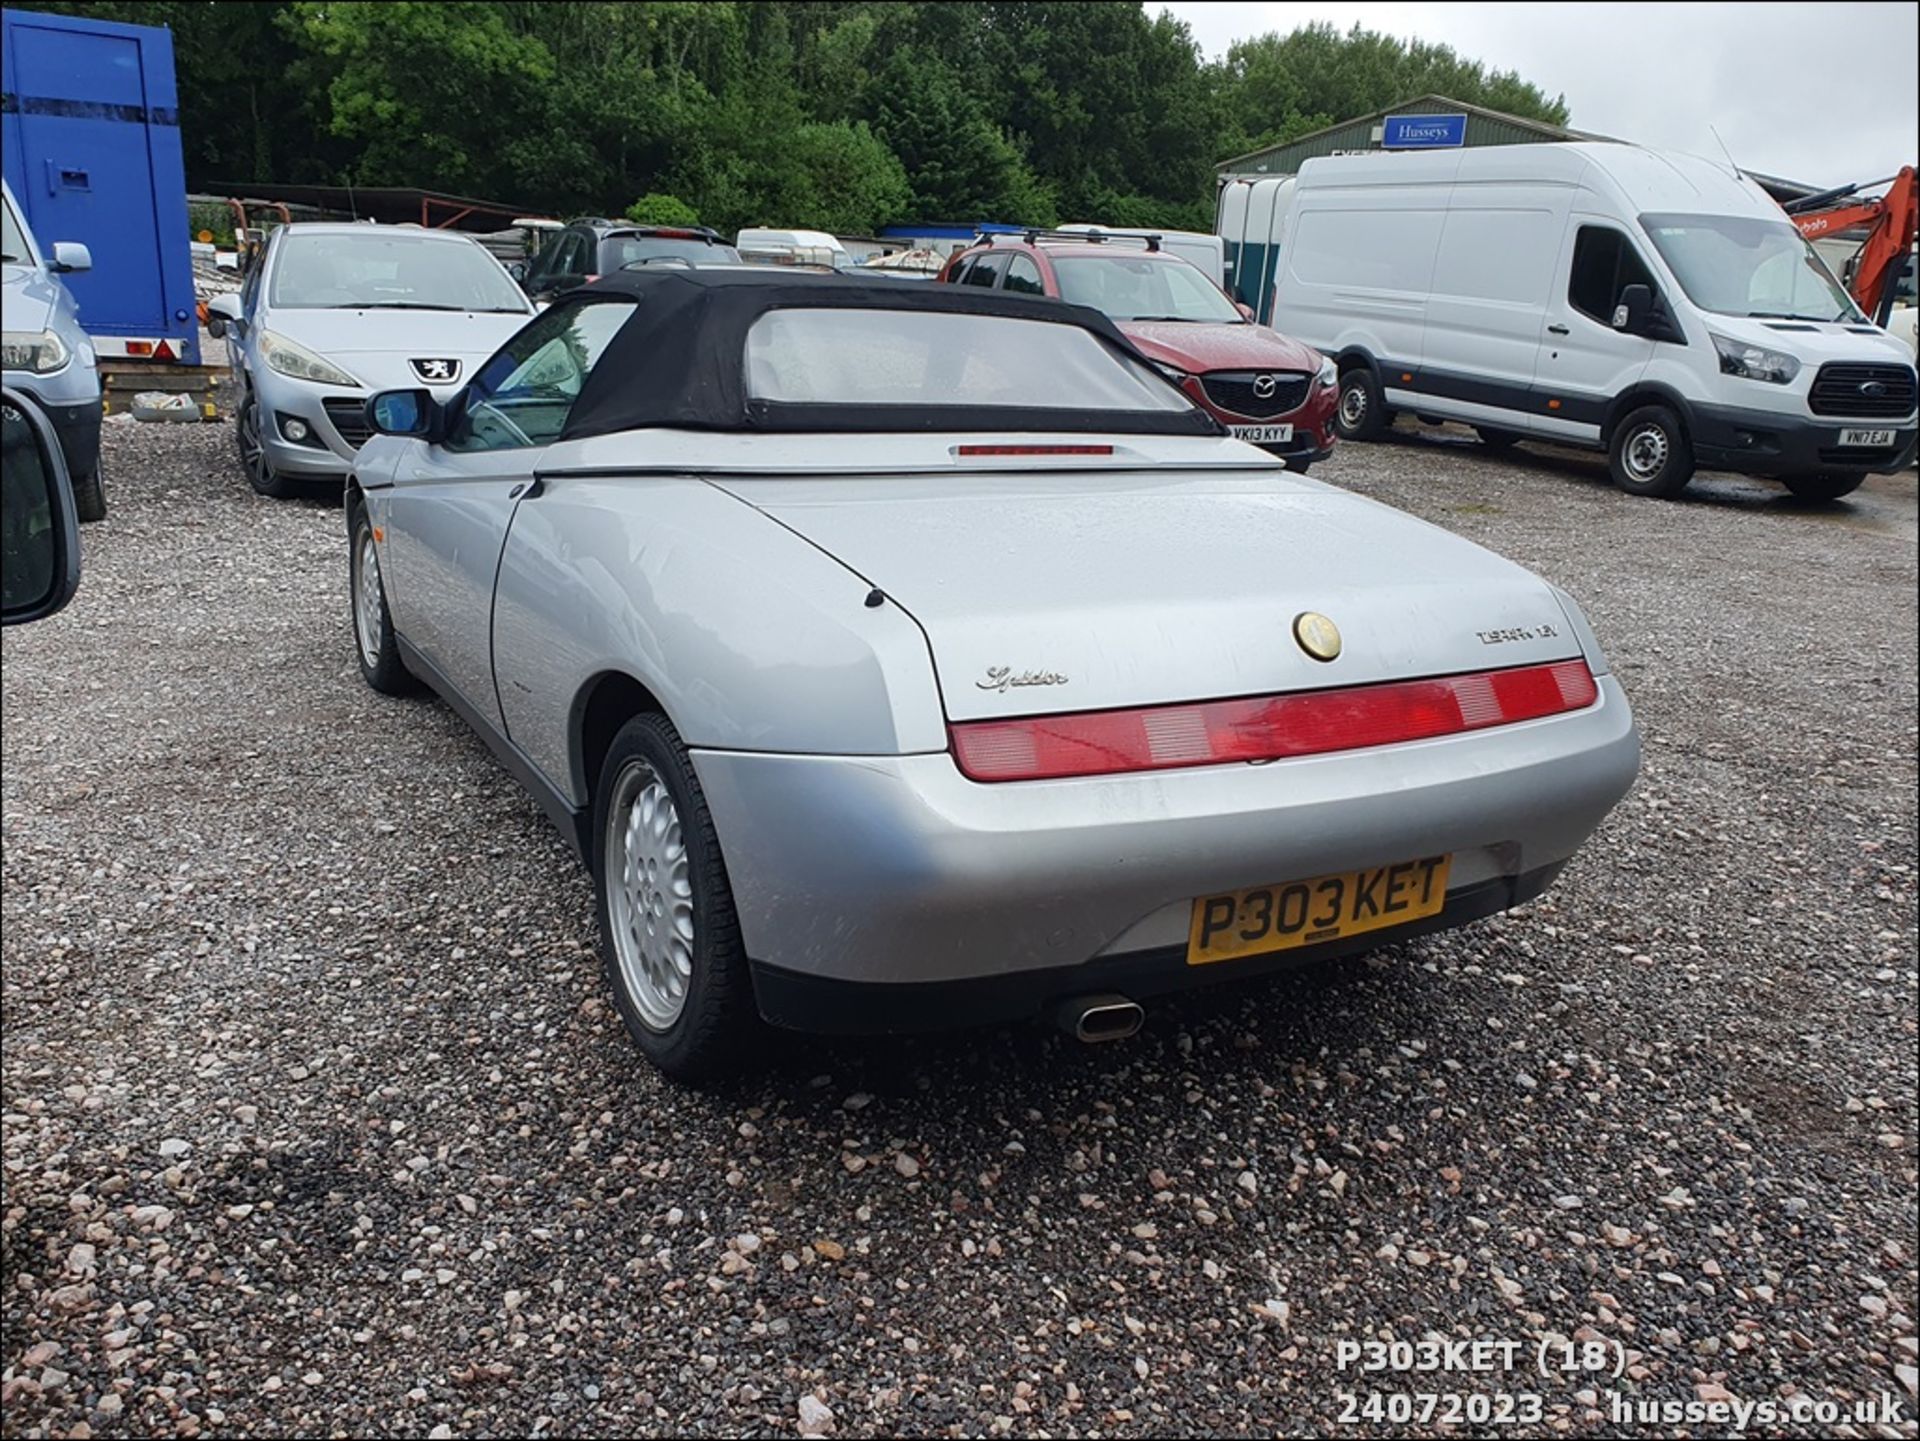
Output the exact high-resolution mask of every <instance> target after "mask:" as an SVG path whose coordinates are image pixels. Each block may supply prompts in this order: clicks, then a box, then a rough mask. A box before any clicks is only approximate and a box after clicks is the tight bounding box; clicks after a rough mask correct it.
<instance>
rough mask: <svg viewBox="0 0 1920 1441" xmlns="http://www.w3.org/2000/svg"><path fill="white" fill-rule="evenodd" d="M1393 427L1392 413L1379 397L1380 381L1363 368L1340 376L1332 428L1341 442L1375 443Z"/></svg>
mask: <svg viewBox="0 0 1920 1441" xmlns="http://www.w3.org/2000/svg"><path fill="white" fill-rule="evenodd" d="M1391 424H1393V412H1392V411H1390V410H1388V409H1387V403H1386V401H1385V400H1383V399H1381V396H1380V382H1379V381H1377V380H1375V379H1374V378H1373V372H1372V371H1371V370H1368V369H1367V368H1366V367H1365V366H1364V365H1360V366H1355V367H1354V368H1353V369H1352V370H1349V371H1348V372H1347V373H1346V374H1345V375H1343V376H1341V377H1340V403H1339V404H1338V405H1337V406H1335V407H1334V412H1333V428H1334V429H1335V430H1337V431H1339V432H1340V438H1341V439H1342V440H1377V439H1379V437H1380V435H1381V433H1382V432H1383V431H1385V430H1386V428H1387V427H1388V426H1389V425H1391Z"/></svg>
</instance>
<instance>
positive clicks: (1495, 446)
mask: <svg viewBox="0 0 1920 1441" xmlns="http://www.w3.org/2000/svg"><path fill="white" fill-rule="evenodd" d="M1473 433H1474V434H1475V435H1477V436H1479V437H1480V443H1481V444H1482V445H1484V446H1485V447H1486V448H1487V449H1488V450H1512V449H1513V447H1514V446H1516V445H1518V444H1519V443H1520V432H1519V431H1517V430H1501V429H1500V428H1499V427H1498V426H1493V425H1476V426H1474V428H1473Z"/></svg>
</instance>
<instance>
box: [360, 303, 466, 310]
mask: <svg viewBox="0 0 1920 1441" xmlns="http://www.w3.org/2000/svg"><path fill="white" fill-rule="evenodd" d="M337 308H338V309H341V310H458V311H464V310H465V309H466V308H467V307H466V306H464V305H428V304H427V303H426V302H425V301H424V300H367V301H362V302H361V303H360V304H358V305H342V306H339V307H337Z"/></svg>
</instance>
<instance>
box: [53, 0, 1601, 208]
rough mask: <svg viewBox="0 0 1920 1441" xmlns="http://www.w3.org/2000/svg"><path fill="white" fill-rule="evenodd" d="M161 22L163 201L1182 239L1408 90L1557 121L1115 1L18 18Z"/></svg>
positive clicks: (1522, 95) (234, 8)
mask: <svg viewBox="0 0 1920 1441" xmlns="http://www.w3.org/2000/svg"><path fill="white" fill-rule="evenodd" d="M20 3H21V5H22V7H23V8H41V9H54V10H66V11H73V12H79V13H84V14H88V15H93V16H96V17H99V18H103V19H111V20H124V21H132V22H134V23H137V24H158V25H166V26H169V27H170V28H171V29H172V31H173V35H174V47H175V55H176V59H177V70H178V79H179V91H180V111H181V128H182V141H183V145H184V149H185V154H186V161H187V175H188V182H189V184H190V185H202V184H206V183H207V182H209V181H215V180H226V181H238V182H242V183H245V182H259V183H262V184H264V183H269V182H274V181H281V182H287V181H334V182H337V181H343V180H344V181H351V182H353V183H356V184H361V185H418V186H421V187H423V188H428V189H434V190H449V191H464V192H466V193H470V194H477V195H482V196H485V197H487V198H490V199H493V200H497V201H501V202H503V203H509V204H514V205H525V206H528V207H529V208H530V209H535V210H546V211H549V212H552V213H560V214H578V213H580V212H582V211H589V212H592V213H595V214H608V213H612V212H613V211H614V210H615V209H617V208H618V207H620V206H621V204H622V203H623V200H624V199H626V198H628V197H632V196H636V195H637V196H646V195H650V194H653V195H660V196H671V197H678V198H679V199H681V200H682V201H684V202H685V203H686V204H687V205H688V206H690V207H691V208H692V209H693V210H694V211H695V212H696V213H698V214H699V215H700V216H702V217H703V218H704V219H705V220H706V221H707V222H708V223H709V224H712V225H715V226H728V227H731V226H737V225H741V224H762V223H768V222H776V223H777V222H786V223H789V224H796V225H805V224H812V225H819V226H824V227H826V228H837V229H850V230H868V229H872V228H874V227H875V226H877V225H880V224H884V223H885V222H886V221H887V220H889V219H896V218H908V217H912V218H917V219H950V220H977V219H985V218H989V217H998V218H1006V219H1013V220H1020V221H1027V222H1037V223H1051V222H1052V221H1054V220H1055V219H1056V218H1066V219H1072V220H1091V221H1102V220H1104V221H1108V222H1111V223H1114V224H1137V225H1149V226H1167V227H1172V226H1180V227H1187V226H1204V225H1206V224H1207V223H1208V222H1209V219H1210V217H1211V214H1212V208H1213V194H1214V187H1213V174H1214V166H1215V165H1216V164H1217V162H1218V161H1220V160H1221V159H1222V158H1224V157H1226V156H1229V155H1234V154H1238V153H1240V152H1243V151H1246V150H1249V149H1252V148H1254V146H1255V145H1256V144H1265V143H1271V142H1273V141H1277V140H1284V139H1289V138H1292V137H1293V136H1296V135H1299V134H1302V133H1304V132H1306V131H1308V130H1313V129H1317V128H1319V127H1321V126H1324V125H1328V124H1331V123H1333V122H1334V121H1336V120H1344V119H1349V118H1351V117H1353V116H1357V115H1362V114H1365V113H1367V112H1369V111H1372V110H1377V109H1380V108H1382V107H1384V106H1387V105H1390V104H1393V103H1394V102H1396V101H1400V100H1405V99H1408V98H1411V97H1413V96H1416V95H1420V94H1424V93H1438V94H1442V95H1449V96H1452V97H1454V98H1456V99H1459V100H1463V101H1467V102H1470V103H1476V104H1481V105H1486V106H1490V107H1492V108H1495V109H1499V110H1506V111H1511V112H1513V113H1516V114H1520V115H1525V116H1531V117H1533V118H1536V119H1540V120H1545V121H1550V122H1554V123H1564V122H1565V120H1566V118H1567V108H1566V103H1565V101H1564V100H1562V99H1560V98H1558V97H1553V98H1549V97H1547V96H1546V95H1544V94H1542V93H1541V91H1540V90H1539V89H1538V88H1537V87H1535V86H1534V85H1532V84H1530V83H1528V82H1527V81H1526V80H1525V79H1524V78H1522V77H1521V76H1519V75H1517V74H1515V73H1513V72H1511V71H1503V70H1489V69H1487V68H1486V67H1485V66H1484V65H1482V64H1481V63H1480V62H1478V61H1475V60H1472V59H1470V58H1468V57H1464V56H1461V55H1459V54H1457V53H1456V52H1455V51H1453V50H1452V49H1451V48H1450V47H1448V46H1445V45H1433V44H1427V43H1425V42H1420V41H1403V40H1397V39H1394V38H1393V37H1391V36H1386V35H1381V34H1377V33H1375V32H1372V31H1368V30H1365V29H1363V28H1361V27H1358V26H1356V27H1354V28H1353V29H1350V30H1348V31H1345V32H1342V31H1338V30H1335V29H1334V28H1333V27H1332V26H1330V25H1325V24H1318V25H1307V26H1303V27H1301V28H1299V29H1297V30H1294V31H1293V32H1291V33H1289V34H1285V35H1280V34H1273V35H1263V36H1260V37H1258V38H1255V39H1249V40H1245V41H1242V42H1240V43H1239V44H1236V45H1235V46H1233V47H1232V49H1231V50H1229V52H1228V53H1227V55H1226V56H1225V57H1224V58H1223V59H1222V60H1220V61H1218V62H1217V63H1212V64H1209V63H1205V62H1204V61H1203V58H1202V56H1201V55H1200V52H1199V50H1198V48H1197V47H1196V46H1195V45H1194V42H1193V37H1192V35H1191V34H1190V33H1189V31H1188V30H1187V28H1186V26H1184V25H1182V24H1180V23H1179V22H1177V21H1175V20H1173V19H1171V18H1169V17H1168V16H1166V15H1164V14H1153V15H1149V14H1148V13H1147V10H1146V7H1145V6H1143V5H1141V4H1139V3H1121V0H1114V3H1107V4H1099V5H1092V4H1076V3H1068V0H943V3H905V0H711V3H706V0H642V3H632V4H620V3H614V0H572V3H567V4H551V3H541V0H464V3H460V4H428V3H421V0H394V3H370V0H298V3H284V0H261V3H255V4H246V5H235V4H216V3H213V0H89V3H80V0H20Z"/></svg>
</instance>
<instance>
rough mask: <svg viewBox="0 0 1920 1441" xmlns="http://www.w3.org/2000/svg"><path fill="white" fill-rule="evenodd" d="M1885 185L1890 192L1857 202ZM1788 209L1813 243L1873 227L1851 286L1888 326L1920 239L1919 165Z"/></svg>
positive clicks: (1871, 312)
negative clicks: (1903, 270) (1916, 171)
mask: <svg viewBox="0 0 1920 1441" xmlns="http://www.w3.org/2000/svg"><path fill="white" fill-rule="evenodd" d="M1881 185H1885V186H1886V187H1887V189H1886V191H1885V193H1883V194H1881V195H1878V196H1875V197H1873V198H1871V199H1866V200H1856V199H1854V197H1855V196H1857V195H1858V194H1859V193H1860V192H1861V191H1863V190H1872V189H1875V188H1877V187H1878V186H1881ZM1785 209H1786V212H1787V215H1788V217H1789V218H1790V219H1792V221H1793V223H1794V224H1795V225H1796V226H1798V227H1799V230H1800V233H1801V234H1802V235H1804V236H1805V237H1806V238H1807V239H1808V240H1814V239H1818V238H1819V237H1821V236H1824V235H1837V234H1839V233H1840V232H1842V231H1846V230H1852V229H1854V228H1856V227H1859V226H1865V227H1868V229H1867V237H1866V239H1865V240H1864V241H1863V242H1862V243H1861V246H1860V251H1859V254H1858V255H1857V256H1855V258H1854V259H1853V261H1852V262H1851V265H1850V269H1851V270H1852V271H1853V276H1852V280H1851V282H1850V283H1849V285H1848V287H1847V288H1848V290H1849V292H1850V293H1851V294H1852V295H1853V299H1854V303H1855V304H1856V305H1858V306H1859V307H1860V308H1861V309H1862V310H1864V311H1865V312H1866V313H1867V314H1868V316H1870V317H1871V318H1872V320H1873V322H1874V324H1876V325H1882V326H1884V325H1885V324H1886V323H1887V318H1888V316H1889V315H1891V314H1892V312H1893V293H1894V284H1895V282H1896V281H1897V280H1898V279H1899V278H1900V270H1901V267H1902V266H1904V265H1905V264H1906V263H1907V256H1908V254H1909V253H1910V252H1911V251H1912V249H1913V245H1914V238H1915V236H1916V235H1920V188H1916V186H1915V181H1914V173H1913V167H1912V166H1911V165H1903V166H1902V167H1901V168H1900V173H1899V174H1898V175H1895V176H1894V177H1893V178H1892V180H1891V182H1888V181H1885V180H1874V181H1867V182H1864V183H1862V184H1858V185H1842V186H1840V187H1838V188H1837V189H1834V190H1823V191H1821V192H1820V193H1819V194H1817V195H1808V196H1804V197H1802V198H1801V199H1799V200H1794V201H1790V202H1788V204H1787V205H1786V206H1785Z"/></svg>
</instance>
